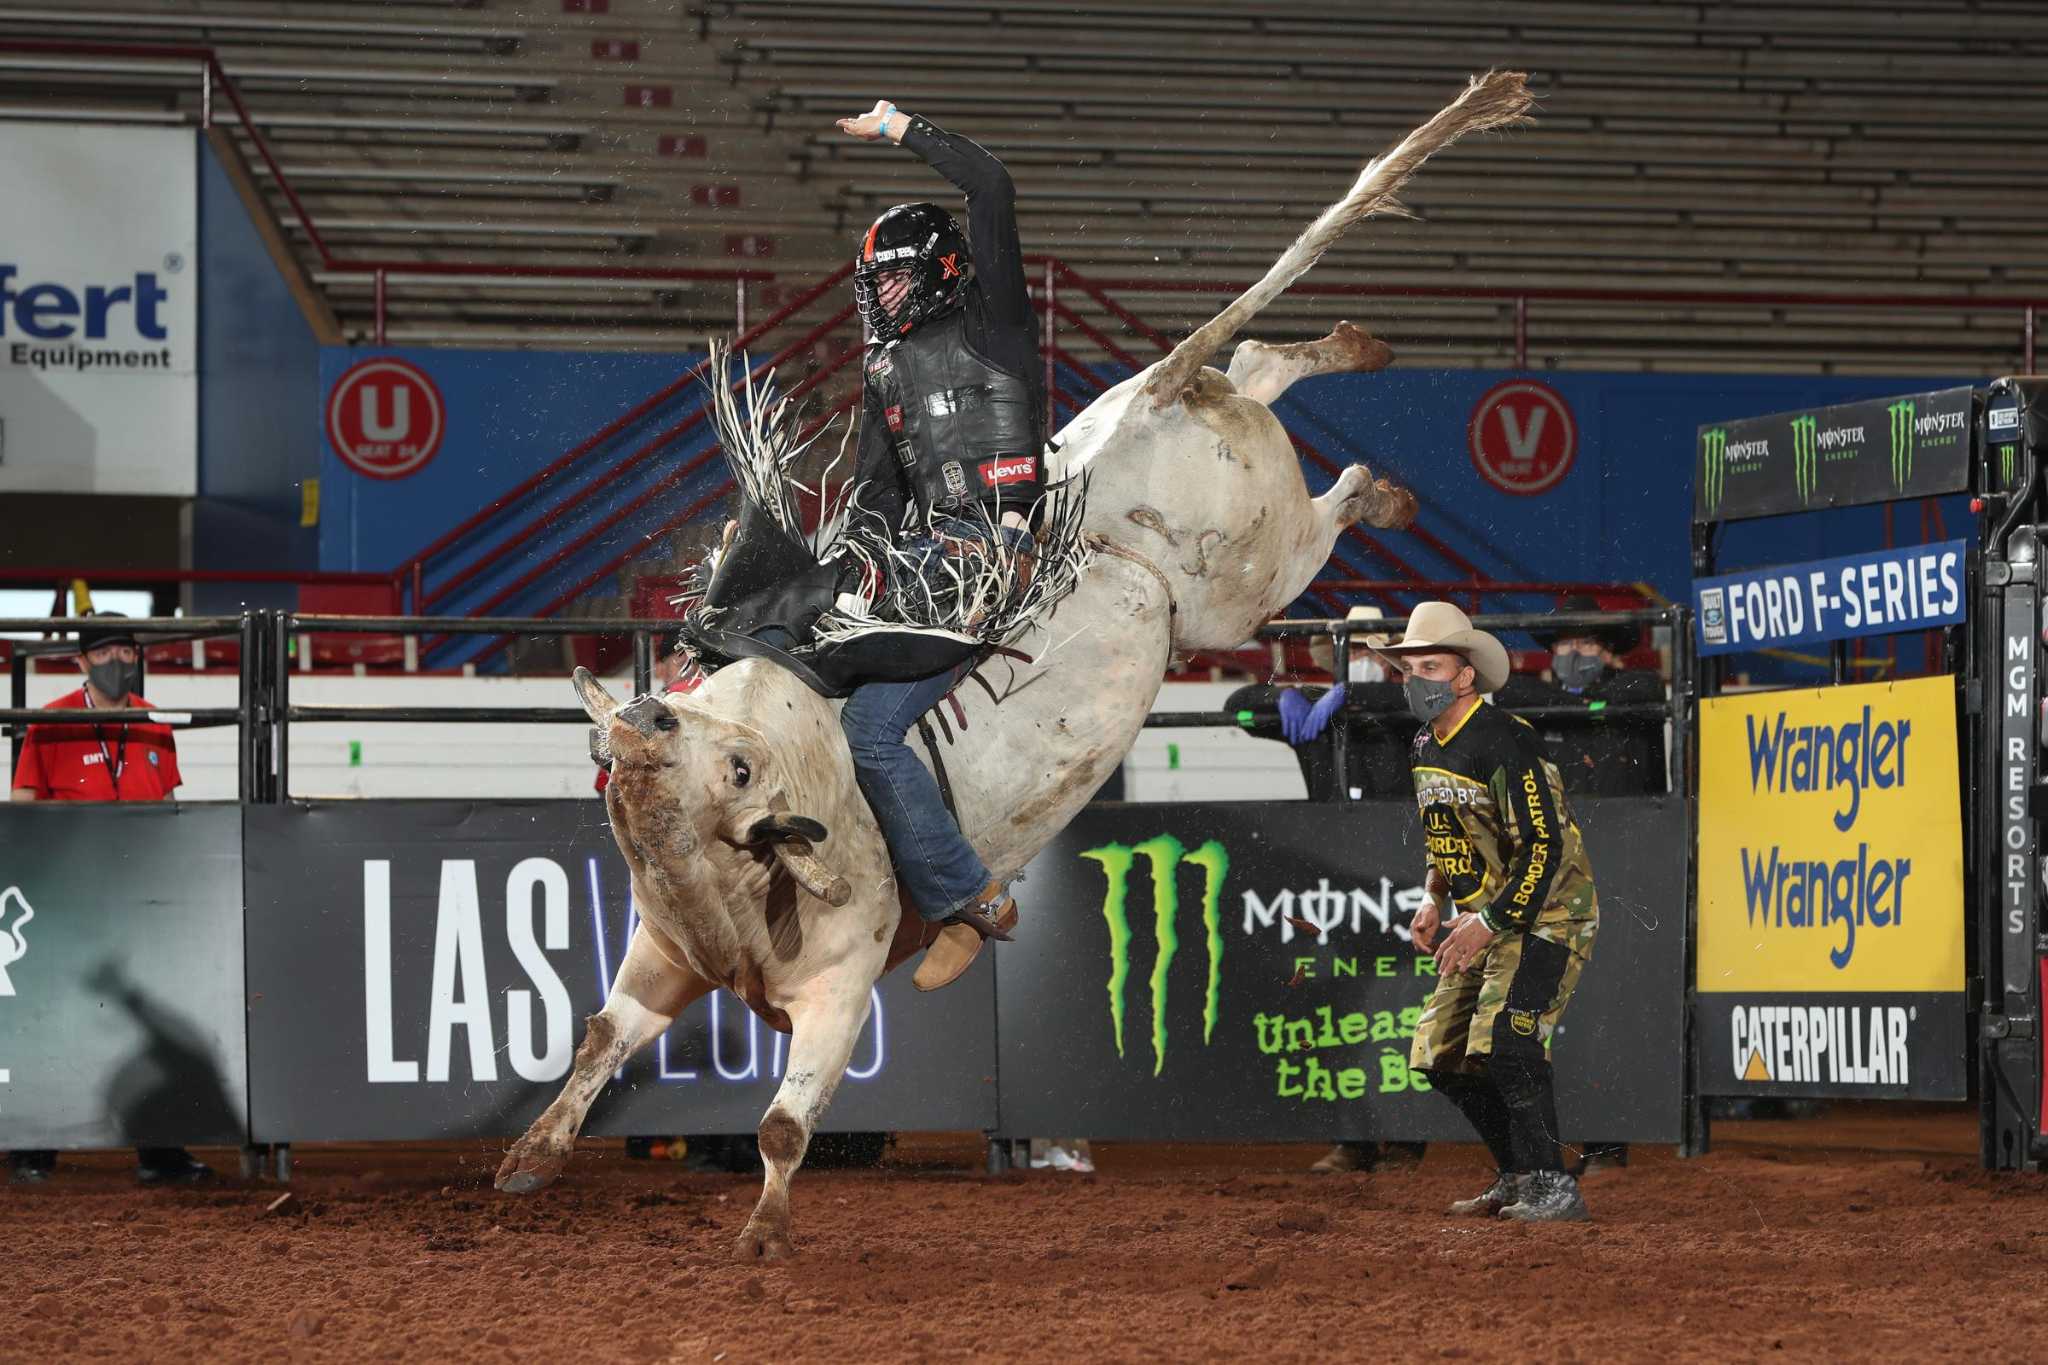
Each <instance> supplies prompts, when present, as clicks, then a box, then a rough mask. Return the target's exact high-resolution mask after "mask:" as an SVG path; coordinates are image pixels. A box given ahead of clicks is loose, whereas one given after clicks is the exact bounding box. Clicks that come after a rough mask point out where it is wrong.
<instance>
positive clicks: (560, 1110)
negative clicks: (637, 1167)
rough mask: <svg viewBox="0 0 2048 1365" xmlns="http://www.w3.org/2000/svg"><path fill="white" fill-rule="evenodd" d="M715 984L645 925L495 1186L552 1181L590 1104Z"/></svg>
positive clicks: (523, 1189)
mask: <svg viewBox="0 0 2048 1365" xmlns="http://www.w3.org/2000/svg"><path fill="white" fill-rule="evenodd" d="M711 986H712V983H711V982H709V981H706V980H705V979H704V978H703V977H701V976H699V975H697V973H696V972H694V971H692V970H690V968H689V967H687V966H686V965H684V959H683V955H682V953H681V951H679V950H678V949H677V948H676V947H675V945H674V944H671V943H668V942H667V941H665V940H664V939H663V938H662V937H661V935H660V934H659V933H658V932H657V931H655V930H653V929H650V928H648V927H647V925H646V924H645V923H642V924H641V925H640V927H639V928H638V929H637V930H635V931H634V934H633V943H632V946H631V947H629V948H628V949H627V950H626V960H625V961H624V962H622V963H620V964H619V975H618V978H617V979H616V980H614V981H613V982H612V990H611V994H610V995H609V996H608V997H607V998H606V999H605V1002H604V1009H603V1010H601V1011H600V1012H598V1013H596V1014H593V1015H591V1016H590V1018H589V1019H588V1020H586V1021H585V1022H584V1029H583V1044H582V1046H580V1047H578V1048H577V1049H576V1064H575V1067H574V1069H572V1070H571V1071H570V1073H569V1080H568V1083H567V1084H566V1085H564V1086H563V1087H562V1093H561V1094H560V1095H558V1096H556V1097H555V1102H554V1103H553V1104H551V1105H549V1106H548V1107H547V1111H546V1112H545V1113H543V1114H542V1115H541V1116H540V1117H539V1118H537V1119H535V1120H534V1121H533V1126H532V1127H530V1128H528V1129H527V1130H526V1136H524V1137H522V1138H520V1139H519V1141H517V1142H516V1143H514V1144H512V1150H511V1151H509V1152H507V1153H506V1154H505V1160H504V1162H503V1163H502V1164H500V1165H499V1167H498V1179H497V1185H498V1188H499V1189H501V1190H503V1191H505V1192H506V1193H507V1194H531V1193H533V1192H534V1191H535V1190H538V1189H542V1188H544V1187H546V1186H547V1185H549V1184H552V1183H553V1182H554V1179H555V1177H556V1176H558V1175H560V1174H561V1173H562V1167H563V1166H564V1165H566V1164H567V1163H568V1160H569V1154H570V1152H572V1151H573V1150H575V1146H576V1134H577V1133H578V1132H580V1131H582V1128H583V1118H584V1116H585V1115H586V1114H588V1113H589V1112H590V1105H591V1102H592V1101H594V1100H595V1099H596V1098H597V1096H598V1092H599V1091H601V1090H603V1089H604V1087H605V1082H607V1081H609V1080H610V1079H611V1078H612V1075H613V1073H615V1072H616V1071H617V1070H618V1069H619V1068H620V1067H621V1066H623V1065H624V1064H625V1062H626V1059H627V1058H628V1057H631V1056H632V1055H633V1054H634V1053H635V1052H638V1051H639V1050H640V1049H641V1048H643V1047H645V1046H646V1045H647V1044H648V1043H650V1042H652V1041H653V1040H654V1039H656V1038H658V1037H660V1036H661V1034H662V1033H663V1032H665V1031H666V1030H667V1028H668V1026H669V1025H670V1024H672V1023H674V1022H675V1017H676V1016H677V1015H678V1014H680V1013H682V1011H683V1009H684V1007H685V1006H687V1005H688V1004H689V1003H690V1002H691V1001H693V1000H695V999H696V998H697V997H698V996H700V995H703V994H704V993H705V992H707V991H709V990H710V989H711Z"/></svg>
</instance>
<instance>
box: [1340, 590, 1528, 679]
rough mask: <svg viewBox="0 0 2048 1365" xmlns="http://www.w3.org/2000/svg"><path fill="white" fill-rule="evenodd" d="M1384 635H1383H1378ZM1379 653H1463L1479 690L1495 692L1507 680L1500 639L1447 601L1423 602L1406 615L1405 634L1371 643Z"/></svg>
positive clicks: (1506, 661) (1505, 657)
mask: <svg viewBox="0 0 2048 1365" xmlns="http://www.w3.org/2000/svg"><path fill="white" fill-rule="evenodd" d="M1380 638H1384V637H1380ZM1370 643H1371V644H1372V647H1373V648H1374V649H1376V650H1378V651H1379V652H1380V653H1382V654H1391V655H1394V656H1395V657H1397V658H1398V657H1399V656H1401V655H1403V654H1442V653H1450V654H1457V655H1461V656H1463V658H1464V660H1465V662H1466V663H1468V664H1471V665H1472V671H1473V673H1474V674H1476V675H1477V676H1478V679H1479V681H1478V688H1479V690H1480V691H1481V692H1498V691H1500V688H1501V684H1502V683H1505V682H1506V681H1507V680H1508V672H1509V669H1508V651H1507V648H1506V646H1504V645H1502V644H1501V642H1500V641H1499V640H1496V639H1494V638H1493V636H1491V635H1488V634H1487V633H1486V632H1485V631H1483V630H1474V629H1473V628H1472V618H1471V617H1469V616H1467V615H1465V613H1464V612H1462V611H1459V610H1458V609H1457V608H1456V607H1454V606H1452V605H1451V604H1450V603H1449V602H1424V603H1423V604H1422V605H1421V606H1419V607H1417V608H1416V609H1415V614H1414V615H1412V616H1410V617H1409V618H1408V633H1407V634H1405V635H1403V636H1402V637H1401V638H1400V640H1399V641H1398V642H1396V643H1393V644H1381V643H1380V641H1379V639H1374V640H1373V641H1371V642H1370Z"/></svg>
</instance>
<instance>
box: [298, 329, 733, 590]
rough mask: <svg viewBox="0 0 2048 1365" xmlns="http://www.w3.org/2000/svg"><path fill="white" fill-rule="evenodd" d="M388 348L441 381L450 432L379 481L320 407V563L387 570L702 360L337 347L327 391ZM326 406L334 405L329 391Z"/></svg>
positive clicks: (686, 401)
mask: <svg viewBox="0 0 2048 1365" xmlns="http://www.w3.org/2000/svg"><path fill="white" fill-rule="evenodd" d="M377 355H392V356H397V357H399V358H400V359H403V360H406V361H409V362H411V363H412V364H414V365H416V366H418V367H419V368H420V369H421V370H423V371H425V372H426V373H427V374H428V375H429V376H430V377H431V378H432V379H433V381H434V384H435V386H436V387H437V388H439V389H440V391H441V398H442V401H443V403H444V404H445V405H446V408H447V413H446V421H447V427H446V433H447V434H446V436H445V437H444V438H443V441H442V446H441V450H440V453H439V454H437V455H436V456H435V457H434V458H433V459H432V460H431V461H430V462H428V463H427V464H426V465H425V466H424V467H423V468H421V469H420V470H419V471H418V472H417V473H414V474H411V475H408V476H407V477H405V478H402V479H388V480H386V479H370V478H365V477H363V476H362V475H360V474H357V473H356V472H355V471H354V470H352V469H350V468H349V467H348V466H347V465H346V464H344V463H342V461H341V457H340V456H338V455H336V454H335V453H334V450H333V448H332V445H331V444H330V442H329V441H328V438H327V435H326V432H325V428H324V424H323V423H321V422H320V420H319V417H318V414H317V413H316V415H315V419H314V420H315V425H316V429H317V430H318V431H319V440H320V449H321V475H322V484H323V487H324V490H325V493H326V498H327V505H326V507H325V508H324V509H323V511H322V514H321V518H320V563H321V567H322V568H326V569H337V570H353V571H365V572H379V571H382V570H386V569H390V568H392V567H394V566H396V565H397V564H399V563H401V562H402V561H404V560H405V559H406V558H408V557H409V556H411V555H412V554H413V553H414V552H416V551H418V550H420V549H422V548H424V547H425V546H426V545H427V544H428V543H429V542H431V541H432V540H433V539H434V538H435V537H437V536H439V535H440V534H441V533H442V532H443V531H446V530H447V529H448V528H449V527H451V526H454V525H455V524H456V523H458V522H460V521H462V520H463V519H464V518H466V517H468V516H470V515H471V514H473V513H474V512H476V511H477V510H478V509H480V508H482V507H483V506H485V505H486V504H487V503H489V502H490V501H491V500H492V499H493V498H495V497H497V496H498V495H499V494H501V493H503V492H505V491H506V490H507V489H509V488H512V487H513V486H515V485H516V484H518V483H519V482H520V481H521V480H522V479H525V478H527V477H528V476H530V475H532V474H534V473H536V472H537V471H539V470H540V469H542V468H544V467H546V466H547V465H548V464H549V463H551V462H552V461H554V460H555V459H557V458H558V457H560V456H561V455H562V453H563V452H564V451H566V450H568V449H569V448H570V447H571V446H574V445H576V444H577V443H578V442H580V441H582V440H584V439H585V438H587V437H589V436H591V435H593V434H594V433H595V432H596V431H597V430H598V429H599V428H600V427H602V426H603V425H604V424H605V423H607V422H609V421H611V420H612V419H613V418H614V417H616V416H618V415H619V414H620V413H622V412H624V411H625V410H626V409H628V408H630V407H632V406H633V405H634V404H636V403H638V402H639V401H640V400H642V399H644V398H646V397H647V396H649V395H650V394H652V393H654V392H655V391H656V390H658V389H660V388H662V387H663V386H664V385H666V384H668V383H670V382H671V381H673V380H675V379H676V378H678V377H679V376H681V375H682V374H683V372H684V371H686V370H687V369H689V367H690V366H691V365H694V364H695V363H696V362H697V360H698V359H699V357H697V356H694V355H675V354H637V353H633V352H625V351H578V352H555V351H457V350H432V349H427V348H424V347H390V348H383V349H371V348H368V347H364V348H351V347H341V346H329V347H325V348H323V349H322V350H321V353H320V392H321V394H322V395H323V396H324V395H326V394H328V393H330V392H331V391H332V390H333V387H334V384H335V382H336V381H337V380H339V379H340V377H341V376H342V374H343V372H344V371H346V370H347V369H348V368H349V367H350V366H352V365H355V364H357V363H358V362H360V361H363V360H367V359H369V358H370V357H372V356H377ZM702 396H703V395H702V391H701V390H700V389H698V388H697V387H696V386H695V385H692V386H691V387H690V388H689V389H688V390H686V391H685V393H684V394H683V395H681V397H680V398H679V399H678V403H677V404H671V405H670V406H669V407H668V408H665V409H664V410H663V411H662V412H661V413H660V414H658V415H657V416H656V418H654V419H652V420H650V421H649V422H644V423H641V424H640V425H638V426H636V427H634V428H633V429H632V430H630V431H628V432H626V433H623V434H622V436H621V438H620V439H618V440H615V441H612V442H611V443H609V444H608V445H606V446H605V447H604V448H603V450H601V451H600V452H598V453H597V454H595V455H593V456H591V457H590V458H588V459H587V460H584V461H580V462H579V463H578V465H577V467H576V470H575V471H572V472H571V473H569V474H568V475H566V476H565V477H564V479H563V480H562V483H561V487H560V489H559V490H544V491H543V492H542V493H541V494H540V495H539V496H540V497H541V499H542V502H543V503H546V502H550V501H552V500H553V499H554V498H558V497H560V496H561V495H562V493H565V492H567V491H568V490H570V489H573V488H575V487H577V486H579V485H580V484H581V483H582V482H583V480H584V479H586V478H587V477H589V475H590V474H591V473H594V472H596V471H597V470H598V469H600V468H602V467H604V466H605V465H606V464H607V463H608V462H609V461H610V460H611V459H613V458H616V457H620V456H623V455H625V454H627V453H628V452H630V451H632V450H633V449H634V448H635V447H636V446H637V444H638V443H639V441H641V440H645V439H646V438H647V437H648V436H650V435H652V434H653V433H654V432H656V431H659V430H661V429H662V428H664V427H666V426H669V425H671V424H673V423H675V422H676V421H679V420H680V419H681V418H682V417H684V416H686V415H688V413H689V412H690V411H692V410H693V409H694V408H695V407H696V406H697V404H698V403H699V402H700V401H702ZM322 404H323V406H322V408H321V411H324V397H323V400H322ZM678 404H679V405H680V406H678ZM662 467H663V468H666V467H667V466H666V465H663V466H662ZM485 540H486V542H488V541H489V540H490V537H488V536H486V537H485Z"/></svg>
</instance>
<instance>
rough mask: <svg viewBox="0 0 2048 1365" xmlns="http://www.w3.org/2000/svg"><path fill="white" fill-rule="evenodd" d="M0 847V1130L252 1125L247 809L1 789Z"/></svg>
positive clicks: (111, 1138) (38, 1137) (72, 1141)
mask: <svg viewBox="0 0 2048 1365" xmlns="http://www.w3.org/2000/svg"><path fill="white" fill-rule="evenodd" d="M0 849H5V850H6V859H5V863H4V866H0V1081H4V1084H0V1147H6V1148H10V1149H19V1148H43V1147H58V1148H79V1147H123V1146H134V1145H138V1144H142V1145H150V1146H168V1145H171V1144H178V1143H234V1142H240V1141H241V1140H242V1136H243V1133H244V1132H245V1131H246V1125H247V1122H248V1109H249V1075H248V1068H247V1065H246V1063H245V1032H244V1023H243V1018H244V1012H243V1008H242V820H241V811H240V809H239V808H238V807H235V806H232V805H225V806H210V805H173V804H170V803H164V804H149V805H95V806H90V807H80V806H78V805H74V804H72V803H69V802H64V803H58V802H35V803H13V804H0Z"/></svg>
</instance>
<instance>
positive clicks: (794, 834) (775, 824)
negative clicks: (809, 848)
mask: <svg viewBox="0 0 2048 1365" xmlns="http://www.w3.org/2000/svg"><path fill="white" fill-rule="evenodd" d="M770 839H772V840H774V841H775V842H776V843H778V844H779V843H782V842H784V841H786V840H789V839H802V840H804V841H805V842H806V843H812V844H822V843H824V842H825V827H824V826H823V825H821V824H819V823H818V822H817V821H816V820H813V819H811V818H810V817H809V816H808V815H786V814H780V813H778V814H774V815H764V816H762V817H761V818H760V819H759V820H756V821H755V822H754V823H753V825H752V827H750V828H749V829H748V830H747V840H746V841H747V842H748V843H750V844H758V843H762V842H764V841H766V840H770Z"/></svg>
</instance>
